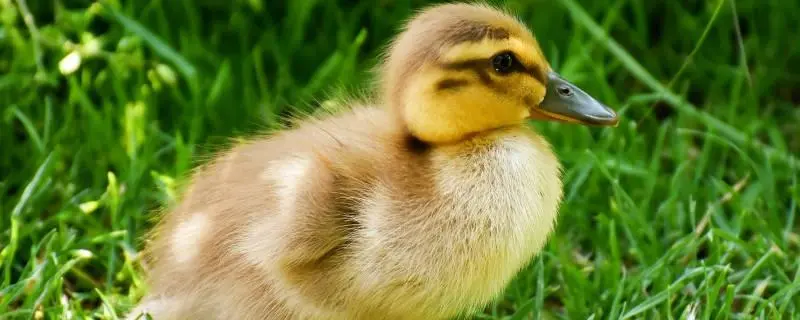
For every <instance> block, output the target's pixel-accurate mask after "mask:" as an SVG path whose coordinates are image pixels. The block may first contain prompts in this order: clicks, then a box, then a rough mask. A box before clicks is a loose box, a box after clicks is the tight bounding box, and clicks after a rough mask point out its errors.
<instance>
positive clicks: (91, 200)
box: [0, 0, 800, 319]
mask: <svg viewBox="0 0 800 320" xmlns="http://www.w3.org/2000/svg"><path fill="white" fill-rule="evenodd" d="M427 3H429V1H415V0H395V1H388V0H377V1H373V2H367V1H363V2H359V1H344V0H339V1H334V0H330V1H321V0H294V1H258V0H234V1H231V2H225V1H222V0H197V1H192V0H154V1H120V0H110V1H99V2H94V1H81V0H0V21H2V25H0V108H1V109H0V117H1V118H0V214H1V216H0V217H2V218H1V219H0V248H2V249H1V250H2V251H0V319H18V318H19V319H29V318H31V317H33V318H45V319H66V318H69V317H72V318H79V319H83V318H97V319H113V318H114V317H116V316H120V315H122V314H124V313H125V312H126V311H127V310H128V309H129V308H130V307H131V306H132V304H133V303H135V302H136V301H137V299H138V298H139V297H140V296H141V295H142V294H143V293H144V291H143V290H144V286H143V273H142V267H141V266H140V265H139V264H138V260H137V259H138V257H139V256H138V255H137V254H138V252H139V250H140V249H141V247H142V243H141V236H142V235H143V234H144V232H145V231H146V230H147V229H148V228H149V226H151V225H152V220H151V217H152V214H151V210H154V209H157V208H158V207H159V206H162V205H165V204H168V203H170V201H173V200H174V197H175V195H176V192H177V190H176V189H175V184H176V182H177V181H179V180H180V178H182V177H183V176H184V175H185V174H187V172H188V171H189V170H190V169H191V168H192V167H193V166H194V165H196V164H197V163H198V162H199V161H202V159H203V157H204V156H205V155H208V154H209V152H211V151H213V150H216V149H218V148H221V147H224V146H225V145H226V143H228V141H229V138H230V137H241V136H246V135H248V134H253V133H256V132H259V130H264V129H266V128H270V127H273V126H274V125H277V124H279V123H281V119H282V117H284V116H286V115H288V114H290V113H291V112H294V111H293V110H294V109H300V110H306V111H307V110H313V109H314V108H316V107H318V106H320V105H322V104H324V103H325V101H327V99H329V98H332V97H336V96H337V95H339V94H342V93H353V92H359V91H361V90H365V88H367V87H366V86H367V85H368V84H369V82H370V76H371V74H370V72H369V70H370V68H371V67H372V66H373V65H374V63H375V62H376V61H377V60H376V56H377V54H378V53H379V52H380V50H381V49H382V48H383V46H384V45H385V44H386V43H387V41H388V40H389V39H390V37H391V36H392V35H393V34H394V32H395V31H396V30H397V28H398V27H399V26H400V25H401V23H402V22H403V20H404V19H406V18H407V17H408V16H409V14H411V13H412V12H413V11H414V10H416V9H418V8H421V7H422V6H424V5H426V4H427ZM503 5H504V6H505V7H506V8H508V9H510V10H512V11H513V12H515V13H516V14H518V15H519V17H520V18H521V19H523V21H524V22H525V23H527V24H528V25H529V26H530V27H531V28H532V29H533V31H534V32H535V33H536V35H537V37H538V39H539V41H540V43H541V46H542V48H543V50H544V51H545V53H546V55H547V57H548V59H549V60H550V62H551V64H552V65H553V67H554V69H556V70H557V71H559V72H560V73H561V74H562V75H564V76H565V77H566V78H567V79H570V80H571V81H573V82H575V83H576V84H578V85H579V86H581V87H582V88H584V89H585V90H586V91H588V92H590V93H591V94H593V95H594V96H595V97H597V98H598V99H600V100H601V101H604V102H605V103H607V104H608V105H610V106H612V107H613V108H614V109H616V110H617V111H618V112H619V113H620V114H621V116H622V122H621V123H620V125H619V127H617V128H602V129H601V128H586V127H582V126H572V125H563V124H555V123H536V124H533V125H534V126H535V127H536V128H537V129H538V130H539V131H541V132H542V133H543V134H544V135H546V136H547V138H548V139H549V140H550V141H551V142H552V143H553V145H554V147H555V149H556V151H557V153H558V155H559V157H560V158H561V160H562V162H563V163H564V166H565V193H566V199H565V203H564V205H563V208H562V215H561V217H560V223H559V226H558V230H557V232H556V234H555V235H554V236H553V238H551V241H550V242H549V244H548V246H547V249H546V251H545V252H544V253H542V254H541V255H540V256H539V257H537V258H536V259H535V260H534V261H532V263H531V265H530V267H529V268H527V269H526V270H525V271H524V272H522V273H521V274H520V275H519V276H518V278H517V279H516V280H515V281H514V283H513V284H512V285H511V286H510V287H509V288H508V290H507V292H506V293H505V294H504V295H503V297H501V298H500V299H499V300H498V301H497V302H495V303H493V304H492V305H490V306H488V307H487V308H486V310H485V311H484V312H483V313H482V314H480V315H477V316H476V318H478V319H512V318H513V319H528V318H533V319H537V318H551V319H619V318H631V319H755V318H758V319H799V318H800V222H799V220H800V218H798V217H797V215H798V214H797V211H798V201H800V189H798V166H800V163H799V162H798V154H800V108H798V104H800V44H799V43H798V41H797V40H798V39H800V38H798V33H799V32H800V19H798V18H797V17H796V14H797V13H798V12H800V2H798V1H779V0H776V1H757V0H740V1H733V0H708V1H643V0H641V1H640V0H594V1H589V0H580V1H579V0H556V1H545V0H529V1H521V0H520V1H507V2H505V3H503ZM793 17H794V18H793Z"/></svg>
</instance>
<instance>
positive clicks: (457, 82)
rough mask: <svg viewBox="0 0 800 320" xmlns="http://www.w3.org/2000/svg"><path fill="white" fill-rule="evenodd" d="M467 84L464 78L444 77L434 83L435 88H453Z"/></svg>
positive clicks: (467, 81)
mask: <svg viewBox="0 0 800 320" xmlns="http://www.w3.org/2000/svg"><path fill="white" fill-rule="evenodd" d="M467 85H469V80H465V79H444V80H442V81H439V82H438V83H436V89H437V90H453V89H458V88H461V87H464V86H467Z"/></svg>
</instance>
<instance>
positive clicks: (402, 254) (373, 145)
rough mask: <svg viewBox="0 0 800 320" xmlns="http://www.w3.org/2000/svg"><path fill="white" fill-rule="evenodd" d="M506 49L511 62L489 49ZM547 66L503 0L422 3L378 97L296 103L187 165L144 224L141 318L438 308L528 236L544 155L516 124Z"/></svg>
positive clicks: (360, 314) (516, 257)
mask: <svg viewBox="0 0 800 320" xmlns="http://www.w3.org/2000/svg"><path fill="white" fill-rule="evenodd" d="M505 51H509V52H513V53H514V54H515V55H516V57H517V58H518V60H519V62H518V63H519V64H518V65H515V68H516V69H513V70H514V72H507V73H497V72H494V71H493V69H492V64H491V63H490V61H492V55H495V54H498V52H505ZM548 71H549V66H548V65H547V63H546V61H545V60H544V58H543V56H542V55H541V52H540V51H539V49H538V47H537V45H536V43H535V40H534V38H533V36H532V35H531V34H530V33H529V32H528V31H527V29H525V28H524V27H523V26H522V25H521V24H520V23H519V22H517V21H516V20H515V19H513V18H512V17H510V16H508V15H506V14H504V13H502V12H500V11H497V10H494V9H491V8H489V7H485V6H480V5H442V6H437V7H434V8H432V9H429V10H426V11H424V12H422V13H420V14H419V15H418V16H417V17H416V18H415V19H413V20H412V21H411V22H410V23H409V26H408V27H407V28H406V29H405V30H404V31H403V33H402V34H401V35H400V36H399V37H398V38H397V39H396V40H395V41H394V42H393V43H392V45H391V47H390V50H389V52H388V55H387V57H386V61H385V63H384V66H383V68H382V69H381V85H382V90H381V92H382V95H381V98H380V99H379V100H378V102H377V103H374V104H370V103H365V104H356V103H350V104H348V107H349V108H347V110H345V111H342V112H337V113H335V114H331V115H325V116H322V117H314V118H309V119H305V120H303V121H300V122H299V123H298V124H296V125H295V126H293V127H292V128H291V129H288V130H283V131H279V132H276V133H274V134H271V135H269V136H266V137H261V138H257V139H251V140H250V141H248V142H245V143H242V144H239V145H237V146H235V147H233V148H231V149H230V150H228V151H226V152H224V153H223V154H221V155H219V156H218V157H216V158H215V159H214V160H213V161H211V162H210V163H208V164H207V165H205V166H203V167H201V168H199V169H198V170H197V171H196V173H195V174H194V175H193V177H192V179H191V182H190V184H189V186H188V189H187V190H186V192H185V194H184V196H183V197H182V199H181V201H180V203H179V204H178V205H177V206H176V207H175V208H171V209H170V210H169V211H167V214H166V215H164V216H163V218H162V220H161V221H160V223H159V225H158V226H157V228H156V229H155V231H154V233H153V236H152V237H151V243H150V244H149V245H148V248H147V256H148V259H149V265H150V266H151V270H150V271H149V283H150V288H149V293H148V295H147V296H146V297H145V298H144V299H143V301H142V302H141V304H140V305H139V306H138V308H137V309H136V310H134V311H133V312H132V313H131V314H130V315H131V317H135V316H136V315H137V314H138V313H140V312H142V311H147V312H149V313H151V315H153V316H154V318H155V319H281V320H282V319H331V320H338V319H355V320H358V319H447V318H452V317H455V316H458V315H461V314H465V313H469V312H471V311H475V310H477V309H479V308H481V307H483V306H485V305H486V304H487V303H489V302H491V301H492V300H493V299H495V298H496V297H497V296H498V295H499V294H500V293H502V292H503V290H504V288H505V287H506V286H507V285H508V283H509V282H510V281H511V279H512V278H513V277H514V276H515V274H516V273H517V272H518V271H519V270H520V269H521V268H523V267H525V265H526V264H527V263H528V262H529V261H530V260H531V258H532V257H533V256H534V255H535V254H536V253H537V252H539V251H540V250H541V248H542V247H543V246H544V244H545V242H546V240H547V238H548V235H549V234H550V233H551V231H552V230H553V227H554V225H555V221H556V216H557V212H558V205H559V202H560V201H561V197H562V186H561V180H560V166H559V163H558V161H557V160H556V157H555V155H554V154H553V152H552V151H551V148H550V146H549V145H548V143H547V142H546V141H545V140H544V139H543V138H542V137H540V136H539V135H537V134H536V133H535V132H534V131H533V130H532V129H531V128H530V127H528V126H527V124H526V119H528V118H529V116H530V110H532V108H534V107H536V105H537V104H539V103H540V102H541V101H542V100H543V98H544V95H545V84H546V83H545V82H546V79H545V78H544V77H543V74H544V73H546V72H548Z"/></svg>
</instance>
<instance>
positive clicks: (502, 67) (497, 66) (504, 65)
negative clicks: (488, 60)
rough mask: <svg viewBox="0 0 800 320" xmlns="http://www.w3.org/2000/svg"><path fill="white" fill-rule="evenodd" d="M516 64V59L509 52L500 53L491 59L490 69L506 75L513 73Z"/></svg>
mask: <svg viewBox="0 0 800 320" xmlns="http://www.w3.org/2000/svg"><path fill="white" fill-rule="evenodd" d="M516 64H517V57H515V56H514V54H513V53H511V52H501V53H498V54H497V55H495V56H494V57H492V67H494V70H495V71H497V72H499V73H503V74H507V73H509V72H511V71H513V70H514V67H515V65H516Z"/></svg>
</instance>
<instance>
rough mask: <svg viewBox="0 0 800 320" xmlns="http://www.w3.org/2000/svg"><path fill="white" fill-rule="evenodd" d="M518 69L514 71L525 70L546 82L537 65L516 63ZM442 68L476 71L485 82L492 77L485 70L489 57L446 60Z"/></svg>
mask: <svg viewBox="0 0 800 320" xmlns="http://www.w3.org/2000/svg"><path fill="white" fill-rule="evenodd" d="M518 65H519V68H520V69H518V70H515V72H526V73H530V75H531V76H532V77H533V78H534V79H536V80H537V81H539V82H540V83H541V84H547V78H546V77H545V75H544V73H543V72H542V68H540V67H539V66H532V67H530V68H526V67H525V66H523V65H522V64H521V63H520V64H518ZM441 67H442V69H445V70H473V71H475V72H477V73H478V77H479V78H480V79H481V82H483V83H485V84H489V83H492V82H494V81H492V78H491V77H490V76H489V74H488V72H487V70H488V69H490V68H492V63H491V60H490V59H482V58H479V59H470V60H464V61H456V62H448V63H443V64H441Z"/></svg>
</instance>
